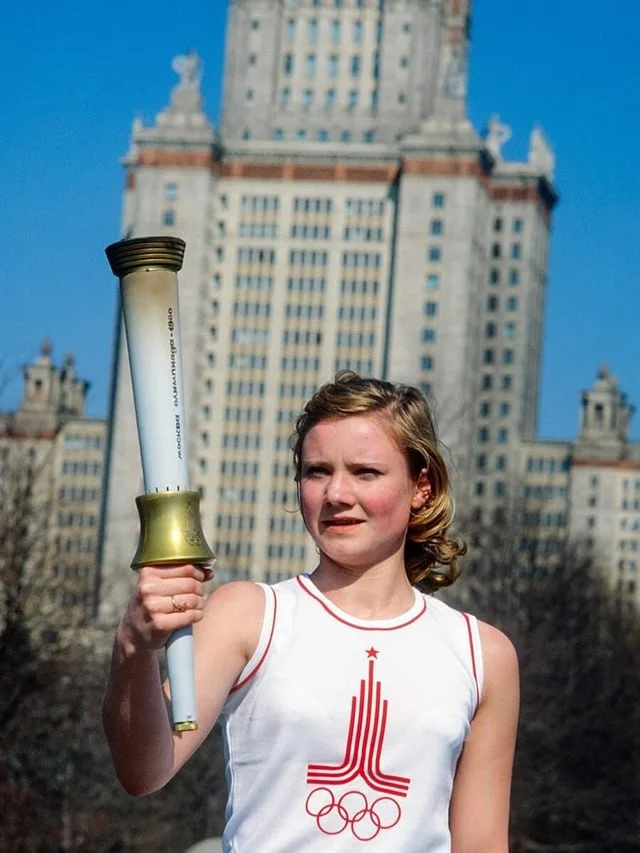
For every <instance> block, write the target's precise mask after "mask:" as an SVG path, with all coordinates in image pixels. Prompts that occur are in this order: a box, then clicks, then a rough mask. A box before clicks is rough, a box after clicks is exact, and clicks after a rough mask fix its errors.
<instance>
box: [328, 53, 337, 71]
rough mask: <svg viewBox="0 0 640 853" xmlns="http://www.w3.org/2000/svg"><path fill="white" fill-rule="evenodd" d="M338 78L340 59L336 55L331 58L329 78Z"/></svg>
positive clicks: (333, 54)
mask: <svg viewBox="0 0 640 853" xmlns="http://www.w3.org/2000/svg"><path fill="white" fill-rule="evenodd" d="M337 76H338V57H337V56H336V54H335V53H332V54H331V55H330V56H329V77H337Z"/></svg>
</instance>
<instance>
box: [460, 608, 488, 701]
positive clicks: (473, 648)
mask: <svg viewBox="0 0 640 853" xmlns="http://www.w3.org/2000/svg"><path fill="white" fill-rule="evenodd" d="M462 615H463V616H464V620H465V622H466V624H467V636H468V640H469V660H470V664H471V674H472V676H473V681H474V684H475V688H476V707H475V711H477V710H478V706H479V705H480V702H481V700H482V684H483V680H484V665H483V657H482V643H481V642H480V631H479V630H478V620H477V619H476V617H475V616H471V614H469V613H464V612H463V613H462ZM475 711H474V714H475Z"/></svg>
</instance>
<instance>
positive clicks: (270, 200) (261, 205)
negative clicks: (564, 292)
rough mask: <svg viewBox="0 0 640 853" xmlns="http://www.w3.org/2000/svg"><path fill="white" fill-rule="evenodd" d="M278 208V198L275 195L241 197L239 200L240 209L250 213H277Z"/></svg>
mask: <svg viewBox="0 0 640 853" xmlns="http://www.w3.org/2000/svg"><path fill="white" fill-rule="evenodd" d="M279 207H280V197H279V196H277V195H267V196H256V195H243V196H242V198H241V199H240V209H241V210H250V211H252V212H264V213H266V212H267V211H277V210H278V209H279Z"/></svg>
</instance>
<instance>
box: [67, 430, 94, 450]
mask: <svg viewBox="0 0 640 853" xmlns="http://www.w3.org/2000/svg"><path fill="white" fill-rule="evenodd" d="M64 446H65V449H66V450H100V448H101V447H102V437H101V436H99V435H77V434H75V433H70V434H67V435H65V437H64Z"/></svg>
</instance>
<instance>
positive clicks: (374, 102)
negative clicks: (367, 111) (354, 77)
mask: <svg viewBox="0 0 640 853" xmlns="http://www.w3.org/2000/svg"><path fill="white" fill-rule="evenodd" d="M369 106H370V107H371V109H372V110H376V109H378V90H377V89H374V90H373V91H372V92H371V99H370V101H369Z"/></svg>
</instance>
